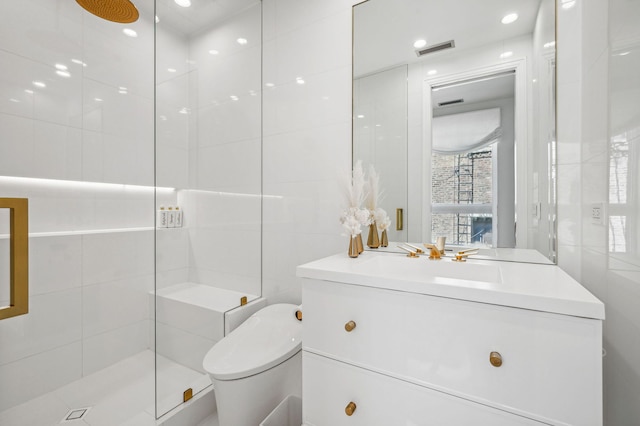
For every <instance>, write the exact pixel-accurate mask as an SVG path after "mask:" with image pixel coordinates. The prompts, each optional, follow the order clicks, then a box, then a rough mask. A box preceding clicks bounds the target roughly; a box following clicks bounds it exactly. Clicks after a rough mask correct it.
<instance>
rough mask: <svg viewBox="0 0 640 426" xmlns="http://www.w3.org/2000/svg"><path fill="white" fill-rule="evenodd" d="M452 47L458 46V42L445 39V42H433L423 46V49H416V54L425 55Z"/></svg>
mask: <svg viewBox="0 0 640 426" xmlns="http://www.w3.org/2000/svg"><path fill="white" fill-rule="evenodd" d="M452 47H456V42H455V41H453V40H449V41H445V42H444V43H438V44H432V45H431V46H426V47H423V48H422V49H417V50H416V55H418V56H423V55H428V54H429V53H435V52H439V51H441V50H445V49H451V48H452Z"/></svg>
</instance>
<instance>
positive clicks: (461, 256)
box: [451, 249, 478, 262]
mask: <svg viewBox="0 0 640 426" xmlns="http://www.w3.org/2000/svg"><path fill="white" fill-rule="evenodd" d="M472 254H478V249H469V250H463V251H459V252H457V253H456V254H455V259H451V260H453V261H454V262H466V261H467V257H469V256H471V255H472Z"/></svg>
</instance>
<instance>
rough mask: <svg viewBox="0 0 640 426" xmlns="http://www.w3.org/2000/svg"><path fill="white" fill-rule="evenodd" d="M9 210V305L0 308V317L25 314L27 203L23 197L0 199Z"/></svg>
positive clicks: (27, 299)
mask: <svg viewBox="0 0 640 426" xmlns="http://www.w3.org/2000/svg"><path fill="white" fill-rule="evenodd" d="M0 208H2V209H9V224H10V239H9V269H10V279H9V292H10V296H9V306H5V307H0V320H2V319H6V318H11V317H15V316H18V315H24V314H27V313H29V202H28V200H27V199H26V198H0Z"/></svg>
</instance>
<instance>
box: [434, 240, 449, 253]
mask: <svg viewBox="0 0 640 426" xmlns="http://www.w3.org/2000/svg"><path fill="white" fill-rule="evenodd" d="M446 242H447V237H437V238H436V247H438V250H440V254H444V246H445V244H446Z"/></svg>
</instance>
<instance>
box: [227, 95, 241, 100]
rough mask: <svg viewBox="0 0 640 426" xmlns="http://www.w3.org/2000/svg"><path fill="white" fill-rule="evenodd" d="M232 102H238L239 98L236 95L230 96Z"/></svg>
mask: <svg viewBox="0 0 640 426" xmlns="http://www.w3.org/2000/svg"><path fill="white" fill-rule="evenodd" d="M229 97H230V98H231V100H232V101H237V100H238V99H239V98H238V97H237V96H236V95H231V96H229Z"/></svg>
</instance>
